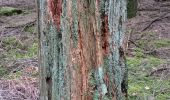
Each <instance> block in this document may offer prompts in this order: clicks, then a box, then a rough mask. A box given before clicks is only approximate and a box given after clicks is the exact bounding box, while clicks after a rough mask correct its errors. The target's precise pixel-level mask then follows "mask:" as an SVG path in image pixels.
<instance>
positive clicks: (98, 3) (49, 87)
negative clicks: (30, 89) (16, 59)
mask: <svg viewBox="0 0 170 100" xmlns="http://www.w3.org/2000/svg"><path fill="white" fill-rule="evenodd" d="M38 7H39V9H38V12H39V14H38V19H39V21H38V24H39V27H38V30H39V35H40V36H39V38H40V90H41V93H40V100H93V99H94V100H123V99H125V98H126V96H127V68H126V65H125V57H124V33H125V28H124V24H123V23H124V22H125V20H126V0H38Z"/></svg>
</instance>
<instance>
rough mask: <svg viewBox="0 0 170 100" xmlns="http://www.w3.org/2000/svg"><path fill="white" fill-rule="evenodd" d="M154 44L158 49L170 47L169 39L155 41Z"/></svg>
mask: <svg viewBox="0 0 170 100" xmlns="http://www.w3.org/2000/svg"><path fill="white" fill-rule="evenodd" d="M154 44H155V46H156V47H157V48H161V47H170V40H168V39H162V40H156V41H154Z"/></svg>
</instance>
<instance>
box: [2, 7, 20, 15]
mask: <svg viewBox="0 0 170 100" xmlns="http://www.w3.org/2000/svg"><path fill="white" fill-rule="evenodd" d="M21 13H22V10H19V9H17V8H13V7H0V16H11V15H15V14H21Z"/></svg>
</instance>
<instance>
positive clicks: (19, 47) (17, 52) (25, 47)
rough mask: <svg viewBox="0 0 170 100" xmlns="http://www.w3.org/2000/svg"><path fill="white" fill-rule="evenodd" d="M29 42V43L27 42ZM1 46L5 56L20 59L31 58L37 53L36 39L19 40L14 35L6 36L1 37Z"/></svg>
mask: <svg viewBox="0 0 170 100" xmlns="http://www.w3.org/2000/svg"><path fill="white" fill-rule="evenodd" d="M28 42H30V44H29V43H28ZM2 46H3V49H4V53H8V54H7V58H10V59H14V60H15V59H20V58H32V57H34V56H36V55H37V51H38V43H36V41H33V42H32V41H31V40H30V41H26V42H24V41H21V40H20V39H18V38H16V37H6V38H3V39H2Z"/></svg>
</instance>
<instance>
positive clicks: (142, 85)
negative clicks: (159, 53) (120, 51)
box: [127, 48, 170, 100]
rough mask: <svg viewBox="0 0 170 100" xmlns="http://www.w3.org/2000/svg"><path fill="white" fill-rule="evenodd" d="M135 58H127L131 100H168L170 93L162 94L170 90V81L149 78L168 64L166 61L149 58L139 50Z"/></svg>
mask: <svg viewBox="0 0 170 100" xmlns="http://www.w3.org/2000/svg"><path fill="white" fill-rule="evenodd" d="M135 52H136V53H135V54H136V55H135V56H133V57H127V65H128V70H129V72H128V78H129V79H128V86H129V88H128V94H129V100H150V99H151V98H154V100H167V98H170V95H168V94H170V92H166V93H161V92H160V91H161V90H162V89H169V88H170V80H167V79H162V78H160V77H154V76H148V75H149V74H150V72H151V71H152V70H153V69H155V68H157V67H159V65H161V64H164V63H166V61H164V60H162V59H159V58H156V57H153V56H148V55H145V56H144V54H143V53H142V50H140V49H139V48H137V49H136V50H135Z"/></svg>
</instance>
